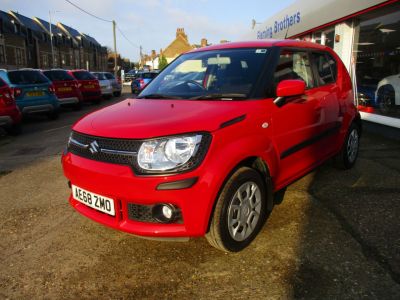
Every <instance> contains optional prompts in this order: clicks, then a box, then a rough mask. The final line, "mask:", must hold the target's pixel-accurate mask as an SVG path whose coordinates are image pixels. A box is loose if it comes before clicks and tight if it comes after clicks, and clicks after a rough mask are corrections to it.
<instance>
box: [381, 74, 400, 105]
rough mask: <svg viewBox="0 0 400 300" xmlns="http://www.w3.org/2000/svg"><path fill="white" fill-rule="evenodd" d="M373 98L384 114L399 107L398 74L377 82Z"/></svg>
mask: <svg viewBox="0 0 400 300" xmlns="http://www.w3.org/2000/svg"><path fill="white" fill-rule="evenodd" d="M375 97H376V102H377V103H378V106H379V107H380V108H381V110H382V111H383V112H385V113H388V112H390V111H391V110H393V109H394V108H395V107H396V106H400V74H397V75H391V76H388V77H385V78H383V79H382V80H381V81H379V83H378V86H377V88H376V92H375Z"/></svg>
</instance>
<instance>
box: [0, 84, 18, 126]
mask: <svg viewBox="0 0 400 300" xmlns="http://www.w3.org/2000/svg"><path fill="white" fill-rule="evenodd" d="M20 123H21V112H20V111H19V109H18V107H17V105H16V103H15V99H14V95H13V91H12V89H11V88H10V87H9V86H8V84H7V83H6V82H5V81H4V80H2V79H0V127H3V128H4V129H5V130H6V131H8V132H9V133H11V134H18V133H20V131H21V126H20Z"/></svg>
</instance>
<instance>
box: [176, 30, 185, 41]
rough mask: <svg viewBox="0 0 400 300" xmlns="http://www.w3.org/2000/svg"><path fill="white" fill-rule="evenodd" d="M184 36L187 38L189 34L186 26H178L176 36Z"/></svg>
mask: <svg viewBox="0 0 400 300" xmlns="http://www.w3.org/2000/svg"><path fill="white" fill-rule="evenodd" d="M178 36H182V37H183V38H184V39H186V40H187V35H186V34H185V29H184V28H178V29H176V37H178Z"/></svg>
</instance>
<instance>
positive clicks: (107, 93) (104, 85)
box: [92, 72, 113, 99]
mask: <svg viewBox="0 0 400 300" xmlns="http://www.w3.org/2000/svg"><path fill="white" fill-rule="evenodd" d="M92 74H93V75H94V77H96V78H97V80H98V81H99V84H100V89H101V95H102V96H103V98H105V99H110V98H111V97H112V95H113V88H112V85H111V81H110V80H108V79H107V77H106V76H105V75H104V73H103V72H93V73H92Z"/></svg>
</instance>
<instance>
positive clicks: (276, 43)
mask: <svg viewBox="0 0 400 300" xmlns="http://www.w3.org/2000/svg"><path fill="white" fill-rule="evenodd" d="M265 47H298V48H312V49H317V50H326V49H329V47H327V46H323V45H320V44H316V43H311V42H305V41H298V40H291V39H285V40H276V39H265V40H256V41H246V42H230V43H223V44H218V45H211V46H208V47H203V48H198V49H194V50H192V51H190V52H201V51H210V50H223V49H238V48H265Z"/></svg>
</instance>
